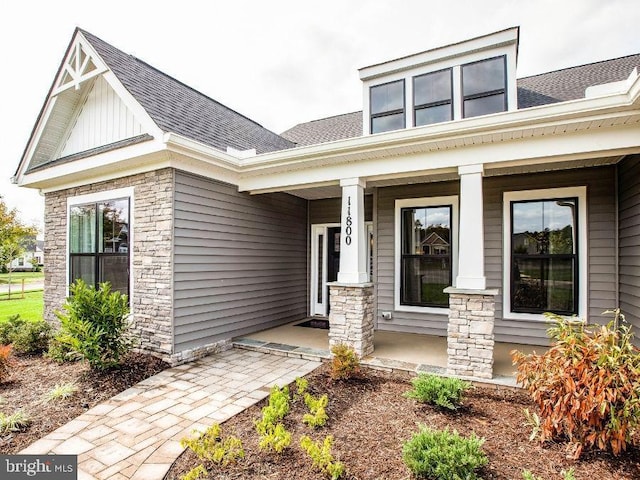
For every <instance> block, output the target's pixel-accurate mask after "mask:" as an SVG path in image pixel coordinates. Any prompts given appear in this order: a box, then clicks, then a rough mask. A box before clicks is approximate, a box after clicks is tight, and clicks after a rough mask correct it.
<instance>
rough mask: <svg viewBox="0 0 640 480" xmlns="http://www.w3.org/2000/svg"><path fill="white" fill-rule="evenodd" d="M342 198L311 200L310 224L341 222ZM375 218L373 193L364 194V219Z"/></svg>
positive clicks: (367, 220)
mask: <svg viewBox="0 0 640 480" xmlns="http://www.w3.org/2000/svg"><path fill="white" fill-rule="evenodd" d="M341 207H342V199H341V198H324V199H322V200H311V201H310V202H309V224H310V225H314V224H321V223H340V210H341ZM372 218H373V195H365V196H364V220H365V222H369V221H371V219H372Z"/></svg>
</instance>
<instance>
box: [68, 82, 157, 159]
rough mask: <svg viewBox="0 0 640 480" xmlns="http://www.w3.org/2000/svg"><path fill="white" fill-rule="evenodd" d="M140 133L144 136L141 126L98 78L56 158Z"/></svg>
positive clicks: (114, 93) (107, 85)
mask: <svg viewBox="0 0 640 480" xmlns="http://www.w3.org/2000/svg"><path fill="white" fill-rule="evenodd" d="M143 133H146V132H145V131H144V129H143V127H142V124H141V123H140V122H139V121H138V120H136V118H135V117H134V115H133V113H132V112H131V110H130V109H129V108H128V107H127V106H126V105H125V104H124V102H123V101H122V99H121V98H120V97H119V96H118V95H117V94H116V92H115V91H114V90H113V88H111V86H110V85H109V84H108V83H107V81H106V80H105V79H104V78H103V77H102V76H100V77H97V78H96V80H95V81H94V83H93V86H92V88H91V90H90V91H89V93H88V94H87V96H86V98H85V100H84V103H83V104H82V107H81V108H80V110H79V113H78V115H77V117H76V118H75V120H74V121H73V123H72V128H71V129H70V130H69V132H68V135H67V138H66V140H65V142H64V143H63V147H62V149H61V151H60V154H59V155H58V156H59V157H66V156H68V155H73V154H74V153H79V152H84V151H86V150H90V149H92V148H96V147H101V146H104V145H109V144H111V143H114V142H117V141H120V140H125V139H127V138H132V137H135V136H137V135H140V134H143Z"/></svg>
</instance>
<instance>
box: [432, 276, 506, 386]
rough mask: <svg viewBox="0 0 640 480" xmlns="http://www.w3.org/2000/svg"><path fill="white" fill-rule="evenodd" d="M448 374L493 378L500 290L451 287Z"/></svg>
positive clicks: (447, 291) (448, 289) (448, 290)
mask: <svg viewBox="0 0 640 480" xmlns="http://www.w3.org/2000/svg"><path fill="white" fill-rule="evenodd" d="M445 292H446V293H448V294H449V326H448V328H447V374H449V375H455V376H463V377H475V378H493V346H494V343H495V342H494V336H493V326H494V322H495V296H496V295H497V294H498V291H497V290H462V289H456V288H453V287H449V288H447V289H445Z"/></svg>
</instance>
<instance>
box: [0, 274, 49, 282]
mask: <svg viewBox="0 0 640 480" xmlns="http://www.w3.org/2000/svg"><path fill="white" fill-rule="evenodd" d="M23 278H24V283H34V282H40V281H43V280H44V272H13V273H12V274H11V283H20V282H22V279H23ZM0 283H9V274H8V273H0Z"/></svg>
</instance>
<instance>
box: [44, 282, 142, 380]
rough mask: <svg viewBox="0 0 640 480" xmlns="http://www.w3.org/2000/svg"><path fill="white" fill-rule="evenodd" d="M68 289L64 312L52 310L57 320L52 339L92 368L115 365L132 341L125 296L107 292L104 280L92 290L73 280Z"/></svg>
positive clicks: (131, 345) (109, 290) (107, 285)
mask: <svg viewBox="0 0 640 480" xmlns="http://www.w3.org/2000/svg"><path fill="white" fill-rule="evenodd" d="M69 290H70V292H71V296H70V297H69V298H67V301H66V302H65V304H64V306H63V309H64V311H62V312H61V311H56V316H57V317H58V318H59V319H60V323H61V330H60V333H59V334H58V335H57V336H56V340H57V341H59V342H60V343H62V344H63V345H66V346H67V347H68V348H69V350H70V351H71V353H72V355H75V356H78V357H80V358H83V359H86V360H87V361H88V362H89V365H90V366H91V368H92V369H94V370H106V369H108V368H112V367H115V366H117V365H119V363H120V360H121V358H122V357H123V356H124V355H125V354H126V353H127V352H129V350H130V349H131V348H132V347H133V344H134V343H133V341H132V339H131V338H130V337H129V336H128V335H127V333H128V327H129V325H128V322H127V316H128V315H129V305H128V303H129V300H128V298H127V296H126V295H123V294H121V293H119V292H111V286H110V285H109V283H108V282H107V283H101V284H100V286H99V288H98V289H97V290H96V289H95V288H94V287H92V286H88V285H87V284H86V283H84V282H83V281H82V280H77V281H76V282H75V283H74V284H73V285H71V286H70V287H69Z"/></svg>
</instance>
